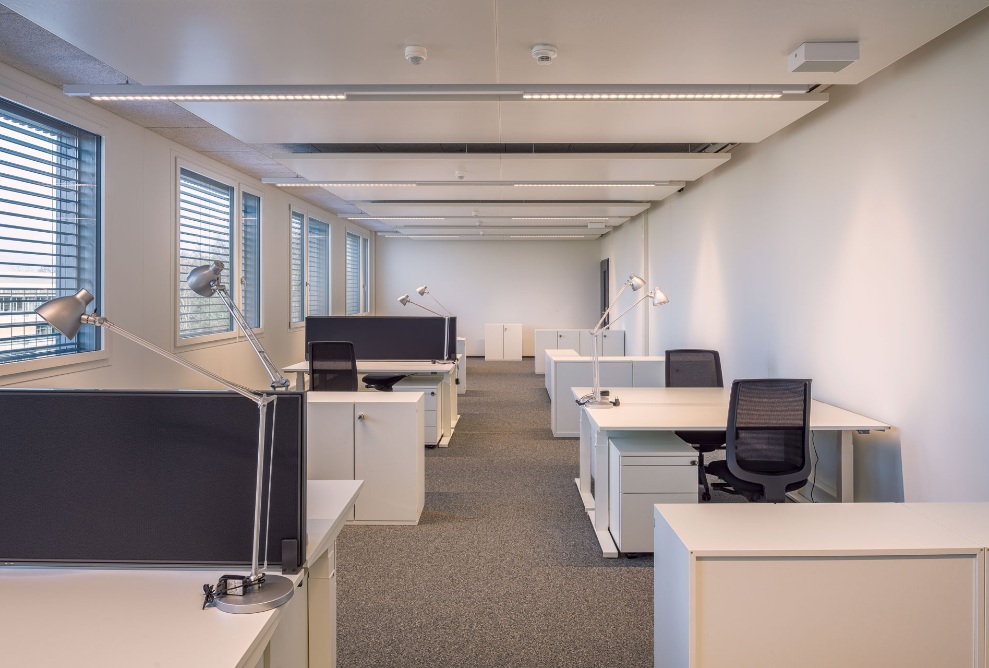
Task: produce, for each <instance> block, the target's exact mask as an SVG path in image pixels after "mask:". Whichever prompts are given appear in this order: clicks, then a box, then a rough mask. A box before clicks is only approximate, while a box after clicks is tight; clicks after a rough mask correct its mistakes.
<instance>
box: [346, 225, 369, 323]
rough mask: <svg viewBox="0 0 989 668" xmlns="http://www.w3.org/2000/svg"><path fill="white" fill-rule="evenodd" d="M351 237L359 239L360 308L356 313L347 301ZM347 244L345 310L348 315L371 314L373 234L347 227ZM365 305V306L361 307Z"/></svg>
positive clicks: (358, 277)
mask: <svg viewBox="0 0 989 668" xmlns="http://www.w3.org/2000/svg"><path fill="white" fill-rule="evenodd" d="M351 237H356V238H357V239H358V249H357V262H358V267H357V279H358V286H357V295H358V302H360V304H359V308H358V310H357V311H356V312H355V313H351V312H350V304H349V303H346V302H347V296H348V295H349V293H350V280H351V275H350V264H349V263H350V252H349V242H350V238H351ZM345 239H346V242H347V243H346V244H345V248H344V263H345V267H344V276H345V281H346V285H345V287H344V295H345V297H344V301H345V304H344V310H345V312H346V314H347V315H369V314H370V313H371V235H370V233H369V232H367V231H366V230H362V229H358V228H349V227H348V228H347V231H346V236H345ZM360 307H363V308H360Z"/></svg>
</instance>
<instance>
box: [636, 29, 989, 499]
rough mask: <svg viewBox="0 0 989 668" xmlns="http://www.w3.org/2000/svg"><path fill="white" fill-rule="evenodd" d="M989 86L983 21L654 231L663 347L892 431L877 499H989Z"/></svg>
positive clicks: (870, 446)
mask: <svg viewBox="0 0 989 668" xmlns="http://www.w3.org/2000/svg"><path fill="white" fill-rule="evenodd" d="M853 67H854V65H853ZM987 69H989V12H985V11H984V12H982V13H981V15H979V16H976V17H975V18H974V19H972V20H970V21H968V22H967V23H965V24H962V25H961V26H960V27H958V28H956V29H955V30H953V31H951V32H950V33H948V34H946V35H945V36H943V37H942V38H940V39H938V40H937V41H936V42H934V43H932V44H931V45H929V46H927V47H924V48H923V49H921V50H919V51H918V52H916V53H915V54H912V55H911V56H908V57H907V58H905V59H904V60H903V61H901V62H900V63H897V64H895V65H893V66H891V67H890V68H888V69H887V70H885V71H884V72H881V73H880V74H878V75H876V76H874V77H872V78H871V79H870V80H868V81H866V82H864V83H863V84H861V85H859V86H857V87H855V88H852V89H842V88H833V89H831V90H830V91H829V93H830V95H831V101H830V102H829V103H828V104H826V105H825V106H824V107H822V108H821V109H820V110H818V111H817V112H815V113H814V114H812V115H811V116H810V117H808V118H805V119H804V120H802V121H800V122H798V123H796V124H794V125H793V126H791V127H790V128H788V129H786V130H784V131H782V132H780V133H778V134H777V135H775V136H773V137H771V138H770V139H768V140H766V141H764V142H763V143H761V144H759V145H757V146H752V147H746V148H743V149H739V150H736V151H735V152H734V153H733V157H732V160H731V161H730V163H728V164H727V165H726V166H724V167H721V168H719V169H718V170H716V171H715V172H712V173H711V174H710V175H708V176H707V177H705V178H704V179H703V180H701V181H700V182H697V183H693V184H688V185H687V187H686V190H685V192H684V193H683V194H682V195H674V196H673V197H671V198H668V199H667V200H665V201H664V202H662V203H660V204H659V205H658V207H656V208H654V209H653V210H652V211H650V212H649V214H648V216H647V220H648V228H649V231H648V235H647V236H648V248H649V259H650V262H649V265H650V268H651V275H652V277H653V278H654V279H655V280H656V281H658V282H659V283H660V284H661V285H662V286H663V288H664V289H665V290H666V291H667V293H668V294H669V296H670V304H669V305H668V306H666V307H663V308H664V309H665V311H664V313H663V317H664V318H665V324H664V326H662V327H658V328H657V327H653V328H651V337H650V346H651V347H652V348H653V349H654V350H662V349H665V348H667V347H711V348H716V349H719V350H720V351H721V353H722V361H723V364H724V371H725V379H726V383H727V382H728V381H729V380H730V379H734V378H739V377H760V376H780V377H786V376H790V377H806V378H812V379H813V380H814V385H813V392H814V396H815V398H817V399H820V400H823V401H827V402H830V403H834V404H837V405H839V406H842V407H845V408H848V409H851V410H854V411H856V412H859V413H862V414H865V415H868V416H870V417H874V418H877V419H880V420H883V421H885V422H888V423H890V424H892V425H894V426H895V429H894V430H892V431H891V432H889V433H886V434H870V435H864V436H856V437H855V451H856V454H855V465H856V496H857V498H860V499H863V500H903V499H906V500H911V501H929V500H980V501H985V500H989V486H987V485H986V484H985V475H986V472H987V471H989V447H987V438H986V411H987V409H986V406H987V405H989V384H987V377H989V362H987V359H989V357H987V354H986V351H985V348H986V345H987V343H989V313H987V311H989V297H987V292H986V286H987V285H989V262H987V257H986V256H987V253H989V213H987V212H989V200H987V197H986V192H987V189H986V183H987V181H989V160H987V156H989V132H987V131H986V121H985V118H986V109H989V86H986V85H984V80H985V72H986V71H987ZM623 253H624V255H625V257H626V258H631V259H630V260H629V259H626V260H624V261H625V262H626V264H629V263H633V262H634V260H635V259H636V257H637V253H636V251H635V250H634V249H632V250H629V249H627V248H625V249H624V250H623ZM621 262H623V260H622V259H619V266H621ZM819 445H821V446H822V447H821V450H823V452H822V453H821V456H822V466H824V467H825V468H827V467H829V466H832V467H833V462H828V461H827V460H828V458H829V457H830V454H829V452H827V450H828V448H827V447H826V446H825V445H824V444H823V443H819Z"/></svg>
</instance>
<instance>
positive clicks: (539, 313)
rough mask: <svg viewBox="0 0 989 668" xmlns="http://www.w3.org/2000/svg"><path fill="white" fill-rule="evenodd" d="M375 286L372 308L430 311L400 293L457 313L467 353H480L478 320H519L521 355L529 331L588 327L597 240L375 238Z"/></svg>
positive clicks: (529, 344) (594, 296)
mask: <svg viewBox="0 0 989 668" xmlns="http://www.w3.org/2000/svg"><path fill="white" fill-rule="evenodd" d="M375 260H376V261H375V268H376V269H375V274H374V275H375V280H374V293H375V295H376V314H377V315H410V316H411V315H419V316H421V315H429V313H427V312H426V311H424V310H422V309H419V308H416V307H415V306H413V305H412V304H409V305H407V306H402V305H401V304H399V303H398V301H397V299H398V297H399V296H400V295H403V294H411V295H412V299H413V301H414V302H416V303H418V304H422V305H423V306H425V307H426V308H429V309H432V310H434V311H437V312H440V313H442V309H441V308H439V306H438V305H437V304H436V302H434V301H433V300H432V298H431V297H430V296H429V295H426V296H424V297H420V296H419V295H417V294H415V289H416V287H418V286H420V285H423V284H425V285H427V286H428V288H429V292H430V294H432V295H433V296H435V298H436V299H438V300H439V301H440V303H441V304H443V306H445V307H446V308H448V309H450V311H451V312H452V313H453V314H454V315H456V316H457V334H458V335H459V336H464V337H466V338H467V354H468V355H483V354H484V324H485V323H489V322H490V323H496V322H507V323H515V322H518V323H522V325H523V335H522V342H523V346H522V354H523V355H526V356H531V355H532V354H533V341H532V338H533V334H532V332H533V330H534V329H543V328H547V329H550V328H557V327H559V328H586V327H591V326H592V325H593V324H594V322H595V320H596V316H595V314H596V313H597V310H598V309H597V304H598V300H599V299H600V297H599V295H598V273H599V270H600V260H601V258H600V251H599V244H598V242H597V241H424V240H414V239H395V238H385V237H379V238H378V240H377V247H376V258H375Z"/></svg>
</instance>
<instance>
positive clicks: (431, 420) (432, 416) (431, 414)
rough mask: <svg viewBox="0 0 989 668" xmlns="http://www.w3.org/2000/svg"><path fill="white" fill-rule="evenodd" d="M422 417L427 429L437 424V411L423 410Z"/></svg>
mask: <svg viewBox="0 0 989 668" xmlns="http://www.w3.org/2000/svg"><path fill="white" fill-rule="evenodd" d="M422 417H423V422H424V424H425V425H426V428H427V429H428V428H429V427H435V426H436V411H434V410H433V411H423V413H422Z"/></svg>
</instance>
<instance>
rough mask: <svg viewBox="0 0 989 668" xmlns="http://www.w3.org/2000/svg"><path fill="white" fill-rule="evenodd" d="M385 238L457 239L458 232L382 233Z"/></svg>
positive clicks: (458, 236)
mask: <svg viewBox="0 0 989 668" xmlns="http://www.w3.org/2000/svg"><path fill="white" fill-rule="evenodd" d="M382 236H383V237H385V238H386V239H459V238H460V235H459V234H383V235H382Z"/></svg>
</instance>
